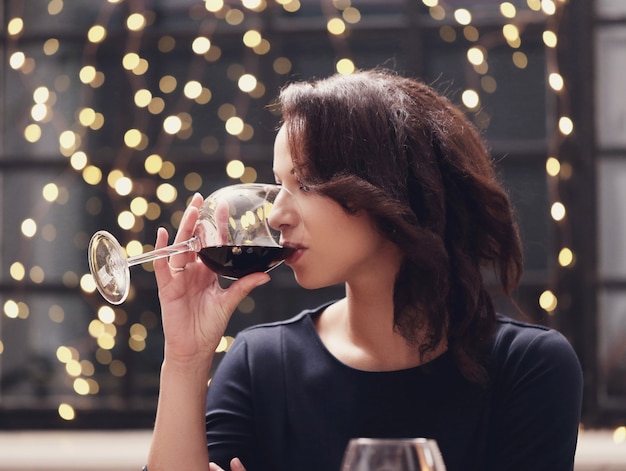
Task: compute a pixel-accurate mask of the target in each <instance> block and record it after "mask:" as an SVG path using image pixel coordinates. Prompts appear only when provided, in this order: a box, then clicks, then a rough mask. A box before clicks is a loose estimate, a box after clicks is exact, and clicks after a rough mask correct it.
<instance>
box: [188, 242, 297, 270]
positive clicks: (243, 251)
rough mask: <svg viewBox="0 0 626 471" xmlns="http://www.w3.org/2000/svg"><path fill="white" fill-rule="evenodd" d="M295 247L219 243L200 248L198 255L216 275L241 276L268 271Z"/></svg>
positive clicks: (293, 250) (292, 251)
mask: <svg viewBox="0 0 626 471" xmlns="http://www.w3.org/2000/svg"><path fill="white" fill-rule="evenodd" d="M295 251H296V249H293V248H289V247H261V246H258V245H220V246H217V247H205V248H203V249H200V251H199V252H198V256H199V257H200V260H202V261H203V262H204V264H205V265H206V266H208V267H209V268H210V269H211V270H213V271H214V272H215V273H217V274H218V275H222V276H226V277H229V278H241V277H242V276H246V275H249V274H250V273H255V272H260V271H268V270H270V269H271V268H273V267H275V266H276V265H278V264H279V263H280V262H282V261H283V260H285V259H286V258H287V257H289V255H291V254H292V253H294V252H295Z"/></svg>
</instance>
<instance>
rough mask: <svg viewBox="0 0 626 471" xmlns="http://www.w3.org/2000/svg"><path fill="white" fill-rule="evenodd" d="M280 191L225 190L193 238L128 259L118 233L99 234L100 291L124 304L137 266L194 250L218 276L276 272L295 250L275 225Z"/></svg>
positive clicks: (252, 186) (208, 204)
mask: <svg viewBox="0 0 626 471" xmlns="http://www.w3.org/2000/svg"><path fill="white" fill-rule="evenodd" d="M279 192H287V190H286V189H284V188H283V187H281V186H279V185H274V184H263V183H242V184H237V185H230V186H226V187H224V188H220V189H219V190H216V191H215V192H213V193H211V195H209V196H208V197H207V198H206V199H205V200H204V202H203V204H202V207H201V208H200V210H199V212H198V220H197V222H196V225H195V227H194V231H193V236H192V237H191V238H190V239H188V240H186V241H184V242H179V243H176V244H173V245H169V246H167V247H164V248H161V249H156V250H153V251H150V252H147V253H144V254H140V255H136V256H133V257H128V258H127V257H126V254H125V252H124V250H123V248H122V247H121V245H120V243H119V242H118V241H117V239H116V238H115V237H114V236H113V235H112V234H110V233H109V232H107V231H98V232H96V233H95V234H94V235H93V236H92V238H91V241H90V243H89V249H88V259H89V269H90V272H91V275H92V276H93V279H94V281H95V283H96V287H97V289H98V291H99V292H100V294H101V295H102V297H104V299H106V300H107V301H108V302H110V303H111V304H121V303H123V302H124V301H125V300H126V298H127V296H128V293H129V290H130V267H131V266H133V265H138V264H141V263H145V262H148V261H151V260H155V259H157V258H163V257H169V256H172V255H175V254H178V253H184V252H190V251H193V252H196V253H197V256H198V258H199V259H200V260H202V262H204V264H205V265H207V266H208V267H209V268H210V269H211V270H213V271H214V272H215V273H217V274H218V275H221V276H223V277H226V278H230V279H237V278H241V277H243V276H245V275H248V274H250V273H254V272H260V271H264V272H268V271H270V270H272V269H273V268H275V267H277V266H278V265H280V264H281V263H282V262H283V261H284V260H285V258H287V257H288V256H289V255H290V254H291V253H293V251H294V250H295V249H292V248H289V247H282V246H281V245H280V231H278V230H276V229H274V228H272V227H271V226H270V224H269V214H270V212H271V211H272V208H273V206H274V201H275V200H276V198H277V196H278V194H279ZM293 207H294V206H293V205H292V208H293ZM292 210H293V209H292Z"/></svg>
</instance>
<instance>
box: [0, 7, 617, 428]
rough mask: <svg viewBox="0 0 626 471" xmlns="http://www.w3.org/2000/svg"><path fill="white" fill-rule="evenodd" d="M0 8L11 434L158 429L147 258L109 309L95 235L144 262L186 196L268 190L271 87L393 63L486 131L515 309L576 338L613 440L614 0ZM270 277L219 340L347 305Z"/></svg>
mask: <svg viewBox="0 0 626 471" xmlns="http://www.w3.org/2000/svg"><path fill="white" fill-rule="evenodd" d="M0 17H1V20H2V25H3V28H2V34H1V36H0V45H1V47H0V59H1V62H0V63H1V64H2V65H1V66H0V87H1V88H0V110H1V112H0V201H1V206H0V226H1V229H2V230H1V234H0V429H5V430H15V429H20V430H25V429H102V430H104V429H121V428H125V429H129V428H131V429H132V428H136V429H142V428H150V427H151V425H152V422H153V418H154V411H155V407H156V398H157V393H158V375H159V367H160V363H161V359H162V348H163V340H162V332H161V326H160V318H159V305H158V300H157V293H156V283H155V281H154V274H153V273H152V268H151V264H144V265H142V266H137V267H134V268H132V270H131V273H132V275H131V283H132V291H131V294H130V297H129V299H128V300H127V301H126V302H125V303H124V304H122V305H121V306H115V307H114V306H111V305H108V304H107V303H106V302H105V301H104V300H103V299H102V298H101V297H100V295H99V294H98V292H97V291H96V290H95V285H94V283H93V280H92V278H91V276H90V275H89V270H88V266H87V245H88V242H89V238H90V236H91V234H92V233H93V232H95V231H96V230H99V229H106V230H108V231H109V232H111V233H113V234H114V235H115V236H116V237H117V238H118V239H119V240H120V241H121V242H122V245H123V246H124V248H125V250H126V252H127V253H128V254H130V255H132V254H138V253H141V252H145V251H148V250H150V249H151V248H152V244H153V243H154V239H155V234H156V229H157V227H158V226H160V225H162V226H165V227H166V228H167V229H168V230H169V231H170V234H171V235H172V237H173V234H174V233H175V230H176V227H177V225H178V221H179V219H180V217H181V214H182V211H183V210H184V208H185V206H186V204H187V202H188V200H189V198H190V197H191V196H192V195H193V193H194V192H196V191H199V192H201V193H202V194H203V195H205V196H206V195H208V194H209V193H210V192H212V191H213V190H215V189H217V188H218V187H220V186H224V185H227V184H231V183H235V182H240V181H243V182H251V181H262V182H267V181H273V176H272V173H271V159H272V145H273V139H274V133H275V128H276V125H277V123H278V116H277V115H276V114H275V112H273V111H272V109H271V106H270V105H271V104H272V103H273V100H274V98H275V96H276V95H277V93H278V91H279V89H280V87H281V86H283V85H284V84H285V83H287V82H289V81H292V80H301V79H307V78H313V77H323V76H327V75H329V74H332V73H334V72H340V73H350V72H351V71H353V70H355V69H358V68H369V67H375V66H383V67H386V68H390V69H394V70H396V71H398V72H399V73H401V74H405V75H410V76H415V77H420V78H422V79H423V80H425V81H426V82H428V83H431V84H432V85H433V86H434V87H435V88H436V89H438V90H439V91H440V92H442V93H444V94H445V95H446V96H448V97H449V98H450V99H451V100H453V101H454V102H455V103H457V104H459V105H460V106H461V107H462V108H463V109H464V110H465V111H466V112H467V114H468V116H470V118H471V119H472V120H473V121H474V122H475V123H476V125H477V126H478V127H479V128H480V129H481V131H482V132H483V134H484V136H485V139H486V140H487V142H488V144H489V147H490V149H491V152H492V155H493V158H494V160H495V161H496V162H497V168H498V172H499V173H500V175H501V178H502V180H503V181H504V182H505V185H506V186H507V188H508V189H509V191H510V194H511V198H512V201H513V203H514V205H515V208H516V211H517V214H518V218H519V222H520V225H521V230H522V236H523V239H524V243H525V250H526V262H525V264H526V266H525V275H524V278H523V282H522V286H521V288H520V289H519V292H518V293H517V297H518V302H519V304H520V306H521V307H522V309H523V310H524V311H525V313H526V315H527V316H528V317H529V318H530V319H531V320H532V321H534V322H538V323H542V324H545V325H549V326H551V327H554V328H556V329H558V330H560V331H561V332H562V333H563V334H564V335H566V337H567V338H568V339H569V340H570V342H571V343H572V344H573V346H574V348H575V349H576V351H577V353H578V355H579V358H580V360H581V363H582V365H583V368H584V373H585V381H586V384H585V401H584V410H583V424H582V425H583V427H589V428H593V427H603V428H610V429H611V430H613V431H614V436H615V437H617V439H619V440H625V439H626V427H624V424H626V214H625V213H626V92H624V84H623V82H624V79H625V78H626V2H624V1H623V0H587V1H575V0H570V1H568V0H510V1H504V2H503V1H501V0H206V1H203V0H109V1H106V0H72V1H63V0H3V1H0ZM272 278H273V281H272V282H271V283H269V284H268V285H265V286H264V287H262V288H260V289H258V290H256V291H255V292H254V293H253V294H252V295H251V296H250V297H248V298H247V299H245V300H244V301H243V302H242V304H241V305H240V306H239V308H238V310H237V312H236V313H235V315H234V317H233V319H232V322H231V324H230V327H229V330H228V332H227V336H225V338H224V339H223V342H222V345H221V346H220V352H223V351H226V350H227V348H228V346H229V345H230V343H231V342H232V338H233V337H234V336H235V335H236V333H237V332H238V331H239V330H241V329H242V328H244V327H246V326H248V325H251V324H255V323H259V322H265V321H271V320H277V319H284V318H287V317H290V316H292V315H294V314H295V313H296V312H298V311H299V310H300V309H302V308H305V307H313V306H316V305H318V304H321V303H322V302H324V301H326V300H328V299H332V298H335V297H338V296H341V295H342V290H341V288H340V287H333V288H328V289H326V290H320V291H305V290H302V289H300V288H298V287H297V285H296V284H295V282H294V281H293V278H292V276H291V272H290V270H289V269H288V268H286V267H281V268H279V269H277V270H275V271H274V272H273V276H272ZM499 307H500V309H502V311H503V312H504V313H506V314H508V315H511V316H516V313H515V311H514V310H513V308H512V307H511V306H508V305H506V304H504V303H503V304H500V305H499ZM221 354H222V353H220V355H221Z"/></svg>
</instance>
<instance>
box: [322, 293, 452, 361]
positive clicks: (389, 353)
mask: <svg viewBox="0 0 626 471" xmlns="http://www.w3.org/2000/svg"><path fill="white" fill-rule="evenodd" d="M392 293H393V290H392V289H391V290H389V289H385V287H382V286H380V285H378V286H377V287H376V286H369V287H367V286H361V287H360V288H359V289H356V288H355V287H354V286H351V285H347V286H346V298H344V299H342V300H341V301H339V302H337V303H335V304H333V305H331V306H329V307H328V308H327V309H326V310H325V311H324V312H323V313H322V315H320V316H319V317H318V318H317V320H316V327H317V330H318V333H319V335H320V338H321V339H322V342H323V343H324V345H325V346H326V348H327V349H328V350H329V351H330V352H331V353H332V354H333V355H334V356H335V357H336V358H337V359H338V360H339V361H341V362H342V363H344V364H346V365H348V366H351V367H353V368H356V369H360V370H366V371H394V370H401V369H407V368H412V367H415V366H419V365H422V364H424V363H427V362H428V361H430V360H432V359H434V358H435V357H437V356H439V355H440V354H441V353H443V352H444V351H445V350H446V347H445V345H441V346H439V347H438V348H437V349H436V350H435V351H434V352H431V353H429V354H428V355H427V356H425V357H422V355H421V354H420V351H419V346H416V345H411V344H409V343H408V342H407V341H406V339H405V338H404V337H402V335H400V334H399V333H398V332H397V331H396V330H395V329H394V322H393V320H394V307H393V295H392ZM418 337H419V334H418Z"/></svg>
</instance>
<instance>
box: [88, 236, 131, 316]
mask: <svg viewBox="0 0 626 471" xmlns="http://www.w3.org/2000/svg"><path fill="white" fill-rule="evenodd" d="M89 269H90V271H91V275H92V276H93V279H94V281H95V283H96V287H97V288H98V291H99V292H100V294H101V295H102V297H103V298H104V299H106V300H107V301H108V302H109V303H111V304H122V303H123V302H124V301H125V300H126V297H127V296H128V291H129V288H130V269H129V267H128V262H127V260H126V254H125V253H124V251H123V250H122V247H121V246H120V244H119V242H118V241H117V239H116V238H115V237H114V236H113V235H112V234H110V233H108V232H107V231H98V232H96V233H95V234H94V235H93V236H92V237H91V241H90V242H89Z"/></svg>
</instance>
